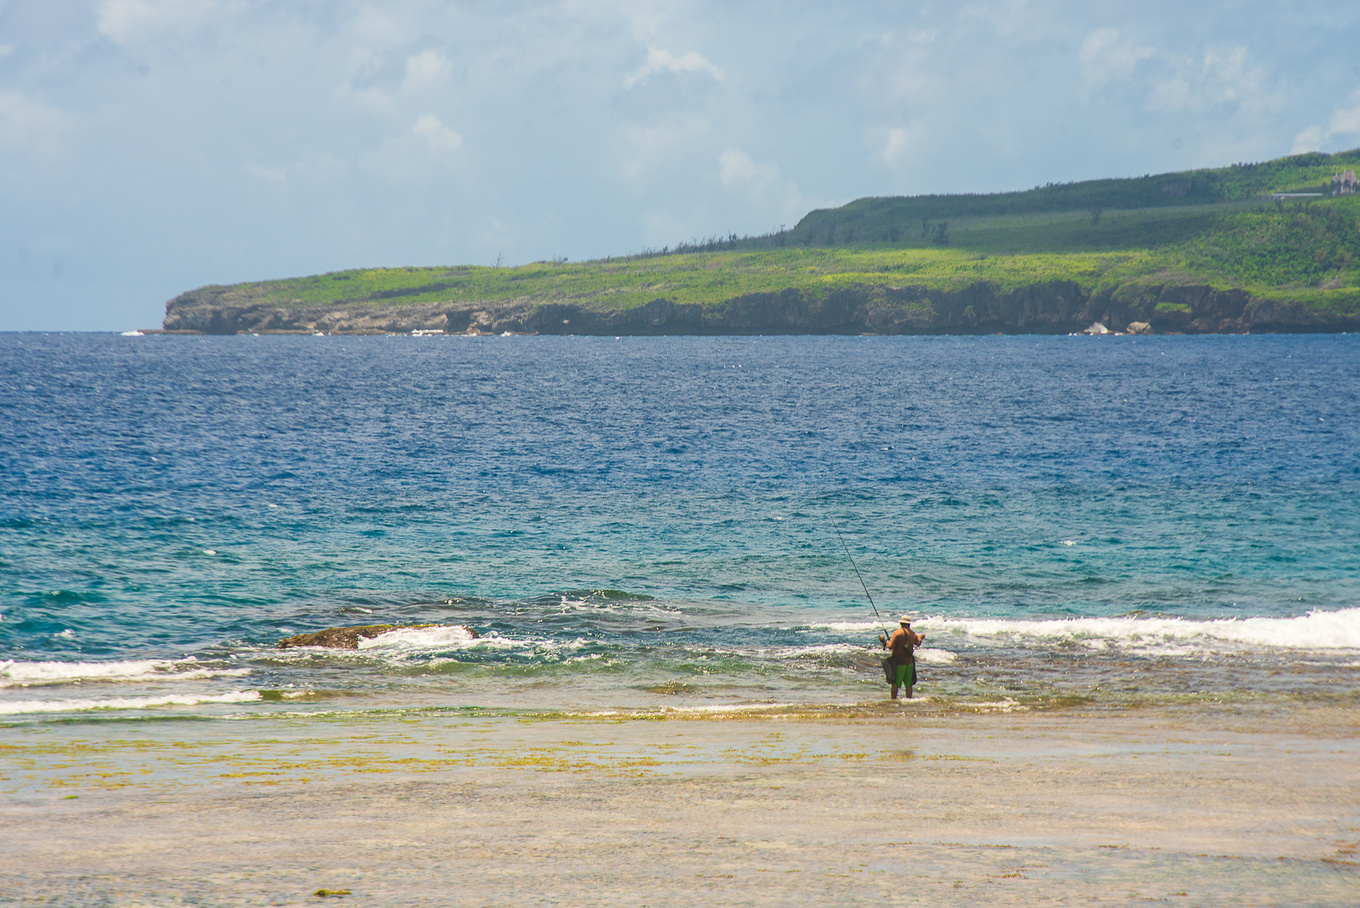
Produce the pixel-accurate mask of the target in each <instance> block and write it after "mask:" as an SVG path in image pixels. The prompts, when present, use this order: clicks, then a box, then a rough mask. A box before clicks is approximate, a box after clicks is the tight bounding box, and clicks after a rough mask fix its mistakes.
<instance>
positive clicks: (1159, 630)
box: [917, 608, 1360, 651]
mask: <svg viewBox="0 0 1360 908" xmlns="http://www.w3.org/2000/svg"><path fill="white" fill-rule="evenodd" d="M917 624H918V626H920V627H922V628H924V629H927V630H933V631H935V632H936V633H938V634H955V635H960V636H964V637H1005V638H1011V639H1013V640H1024V639H1036V640H1045V641H1053V640H1058V641H1064V642H1072V643H1077V644H1080V645H1083V646H1087V647H1089V648H1091V649H1097V650H1099V649H1107V648H1109V647H1111V646H1121V647H1158V646H1167V645H1171V646H1179V647H1186V646H1190V647H1192V648H1195V649H1202V648H1204V647H1205V646H1214V645H1234V646H1241V647H1247V648H1252V649H1265V648H1269V649H1275V650H1282V649H1283V650H1296V651H1298V650H1302V651H1307V650H1350V649H1360V608H1350V609H1341V610H1339V611H1321V610H1314V611H1310V612H1308V613H1307V614H1305V615H1298V616H1295V617H1292V618H1266V617H1252V618H1216V619H1211V620H1194V619H1189V618H1150V617H1119V618H1055V619H1046V620H1026V619H1013V618H942V617H932V618H929V619H923V620H922V621H920V622H917Z"/></svg>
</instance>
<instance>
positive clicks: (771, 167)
mask: <svg viewBox="0 0 1360 908" xmlns="http://www.w3.org/2000/svg"><path fill="white" fill-rule="evenodd" d="M718 175H719V178H720V179H721V180H722V184H723V185H724V186H726V187H727V188H728V189H737V188H741V189H746V190H748V191H749V192H750V193H751V194H752V195H757V196H758V195H761V194H763V193H764V192H765V190H767V189H769V188H770V187H771V186H774V185H776V184H778V183H779V165H778V164H774V163H768V164H757V163H756V162H755V161H753V160H751V156H750V155H749V154H747V153H746V152H744V151H742V150H741V149H740V148H729V149H727V150H726V151H724V152H723V153H722V154H721V155H720V156H719V158H718Z"/></svg>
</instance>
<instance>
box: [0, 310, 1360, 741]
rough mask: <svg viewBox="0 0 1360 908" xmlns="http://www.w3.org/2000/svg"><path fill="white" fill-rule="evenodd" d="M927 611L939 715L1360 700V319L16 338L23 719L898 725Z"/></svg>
mask: <svg viewBox="0 0 1360 908" xmlns="http://www.w3.org/2000/svg"><path fill="white" fill-rule="evenodd" d="M838 534H839V535H838ZM842 540H844V545H843V544H842ZM847 548H848V550H849V554H847V551H846V549H847ZM851 557H853V559H854V563H853V564H852V562H851ZM856 566H857V567H858V570H859V571H860V573H861V575H862V577H863V583H864V585H865V586H867V588H868V591H869V593H870V594H872V596H873V603H874V605H873V606H871V605H870V602H869V601H868V599H867V598H866V595H865V590H864V589H863V588H862V587H861V582H860V579H859V578H858V577H857V575H856V573H855V567H856ZM903 612H909V613H910V614H911V616H912V617H913V619H914V625H913V626H914V627H915V628H916V630H918V631H921V632H924V633H925V634H926V638H927V639H926V645H925V646H924V647H923V648H922V649H921V651H920V652H919V654H918V657H919V665H918V668H919V674H920V675H921V679H922V680H921V683H920V685H919V686H918V688H917V691H916V693H917V694H918V696H920V697H922V698H923V700H922V701H921V702H924V703H930V704H933V705H934V706H935V707H937V708H941V709H1019V710H1025V709H1043V708H1065V707H1068V706H1071V705H1073V704H1076V705H1082V706H1085V707H1089V708H1102V707H1112V708H1126V707H1137V706H1138V705H1141V704H1168V703H1170V704H1186V705H1188V706H1189V707H1193V705H1194V704H1195V703H1198V702H1206V701H1209V700H1212V701H1214V702H1221V701H1223V700H1231V699H1233V698H1259V697H1274V698H1284V699H1289V698H1312V699H1317V698H1323V699H1327V698H1332V699H1340V700H1342V701H1344V702H1356V701H1357V698H1358V693H1357V692H1360V337H1354V336H1334V335H1326V336H1250V337H1235V336H1210V337H1084V336H1083V337H972V338H951V337H924V338H910V337H895V338H889V337H756V338H587V337H551V338H549V337H482V338H475V337H283V336H273V337H169V336H146V337H122V336H116V335H100V334H6V335H0V717H3V721H7V722H11V723H13V722H45V721H74V720H80V721H84V720H87V719H91V720H93V719H107V718H110V717H116V718H119V719H120V720H121V719H128V718H135V717H144V718H160V717H165V716H183V715H192V716H227V715H231V716H238V715H241V714H255V713H271V714H272V713H279V712H296V713H327V714H333V713H336V712H344V711H364V710H374V709H383V710H390V709H453V710H466V711H469V712H504V711H525V710H527V711H549V712H554V711H572V710H587V711H601V710H606V711H607V710H696V711H698V710H751V709H763V708H785V707H788V706H790V705H793V706H797V707H800V708H805V709H823V708H824V709H832V710H835V709H847V708H850V709H870V708H879V705H880V704H882V702H883V701H884V699H885V698H886V694H887V687H886V685H885V684H884V683H883V679H882V672H881V669H880V667H879V662H878V658H879V652H878V643H877V635H878V634H879V633H880V627H881V625H880V622H879V619H878V616H879V615H881V617H882V619H884V623H886V625H887V626H888V627H889V628H891V627H893V626H895V625H896V622H897V618H898V616H900V615H901V614H902V613H903ZM379 623H384V624H386V623H391V624H398V625H433V626H431V627H421V628H412V629H408V630H401V631H397V632H393V633H389V634H385V635H382V636H379V637H375V638H373V639H371V640H367V641H365V642H364V644H363V645H362V646H361V647H360V648H359V649H358V650H352V651H351V650H329V649H318V648H300V649H288V650H280V649H277V648H276V644H277V642H278V641H279V640H280V639H282V638H284V637H287V636H290V635H293V634H298V633H303V632H308V631H315V630H321V629H323V628H327V627H332V626H342V625H360V624H365V625H366V624H379ZM465 629H470V630H471V631H472V632H475V633H476V634H477V636H476V637H475V638H474V637H473V636H472V634H471V633H469V631H468V630H465Z"/></svg>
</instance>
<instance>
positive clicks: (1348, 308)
mask: <svg viewBox="0 0 1360 908" xmlns="http://www.w3.org/2000/svg"><path fill="white" fill-rule="evenodd" d="M1356 166H1360V151H1354V152H1346V153H1344V154H1339V155H1331V156H1328V155H1320V154H1310V155H1298V156H1294V157H1291V158H1284V159H1281V160H1278V161H1271V162H1267V163H1264V164H1256V165H1238V166H1234V167H1230V168H1222V169H1220V170H1206V171H1193V172H1188V173H1184V174H1165V175H1162V176H1158V177H1140V178H1136V179H1132V180H1098V181H1091V182H1087V183H1073V184H1066V185H1061V186H1050V187H1041V188H1037V189H1034V190H1029V191H1027V192H1021V193H1004V194H997V195H985V196H984V195H972V196H920V197H913V198H907V199H861V200H859V201H857V202H852V203H850V204H849V205H846V206H844V207H842V208H838V209H834V210H829V211H814V212H812V213H810V214H809V215H808V216H807V217H805V218H804V219H803V221H801V222H800V223H799V224H798V225H797V226H796V227H795V228H794V229H793V230H790V231H780V232H778V233H774V234H769V235H767V236H763V237H747V238H737V237H729V238H727V239H724V240H718V239H714V240H709V241H705V242H698V241H696V242H693V243H688V244H682V246H681V247H679V248H678V249H677V250H670V249H666V250H661V251H660V252H656V251H652V252H648V253H645V254H643V255H639V256H633V257H629V258H618V259H607V260H597V261H592V262H581V263H569V262H565V261H563V262H552V263H547V262H538V263H534V264H531V265H523V266H520V267H513V268H499V267H478V266H461V267H452V268H379V269H366V270H355V271H344V272H337V273H333V274H325V275H317V276H313V277H305V278H293V279H287V280H279V281H264V282H258V283H251V284H240V285H235V286H233V287H231V288H227V289H226V290H225V292H224V293H222V295H221V297H220V299H221V301H222V302H224V303H237V304H246V303H269V304H275V305H285V306H295V305H321V306H342V305H343V306H367V305H384V306H388V305H401V304H407V303H432V302H447V303H450V304H455V305H458V304H462V305H472V306H477V305H481V304H486V305H496V304H504V303H511V302H515V301H525V302H529V303H533V304H540V303H546V302H570V303H575V304H577V305H580V306H583V307H585V308H588V309H594V310H610V309H627V308H631V307H633V306H637V305H641V304H643V303H646V302H649V301H651V300H654V299H657V298H664V299H668V300H671V301H673V302H675V303H680V304H686V303H697V304H700V305H705V306H714V305H718V304H721V303H722V302H724V301H725V300H729V299H732V298H734V297H737V296H741V295H744V294H749V293H759V292H776V291H779V290H784V289H797V290H801V291H803V292H805V293H807V294H809V295H811V296H812V297H814V298H815V297H824V296H825V295H826V294H827V293H829V292H831V291H833V290H837V289H850V288H856V287H864V286H883V285H889V286H908V285H911V286H923V287H928V288H934V289H959V288H962V287H965V286H968V285H970V284H974V283H978V282H989V283H992V284H995V285H997V286H998V287H999V288H1001V289H1013V288H1016V287H1020V286H1025V285H1030V284H1036V283H1044V282H1050V281H1073V282H1076V283H1078V284H1080V285H1082V286H1083V287H1085V288H1087V289H1088V290H1100V289H1106V288H1113V287H1116V286H1120V285H1124V284H1128V283H1140V282H1146V283H1199V284H1207V285H1210V286H1214V287H1219V288H1229V287H1236V288H1241V289H1245V290H1248V291H1250V292H1251V293H1253V294H1255V295H1257V296H1260V297H1264V298H1279V299H1291V300H1295V301H1299V302H1303V303H1307V304H1309V305H1313V306H1320V307H1323V308H1327V309H1331V310H1335V311H1340V312H1360V262H1357V261H1356V257H1357V256H1360V196H1335V197H1332V196H1323V197H1318V198H1307V199H1297V198H1291V199H1282V200H1281V199H1271V198H1269V197H1262V193H1268V192H1275V193H1283V192H1301V191H1313V192H1323V191H1325V189H1326V187H1327V184H1328V183H1329V181H1330V179H1331V177H1332V175H1333V174H1334V173H1336V172H1337V171H1338V170H1341V169H1349V168H1353V167H1356ZM195 295H196V294H195Z"/></svg>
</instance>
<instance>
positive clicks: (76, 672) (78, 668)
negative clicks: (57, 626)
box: [0, 659, 250, 688]
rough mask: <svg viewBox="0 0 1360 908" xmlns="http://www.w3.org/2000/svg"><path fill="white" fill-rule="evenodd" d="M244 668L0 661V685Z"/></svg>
mask: <svg viewBox="0 0 1360 908" xmlns="http://www.w3.org/2000/svg"><path fill="white" fill-rule="evenodd" d="M249 673H250V670H249V669H244V668H207V667H204V666H201V665H199V664H198V663H196V662H193V661H186V662H172V661H170V660H168V659H134V660H129V661H124V662H15V661H7V662H6V661H0V688H6V687H30V686H33V685H38V684H78V683H81V682H84V681H107V682H119V681H200V680H203V679H204V678H220V677H231V676H239V675H246V674H249Z"/></svg>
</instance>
